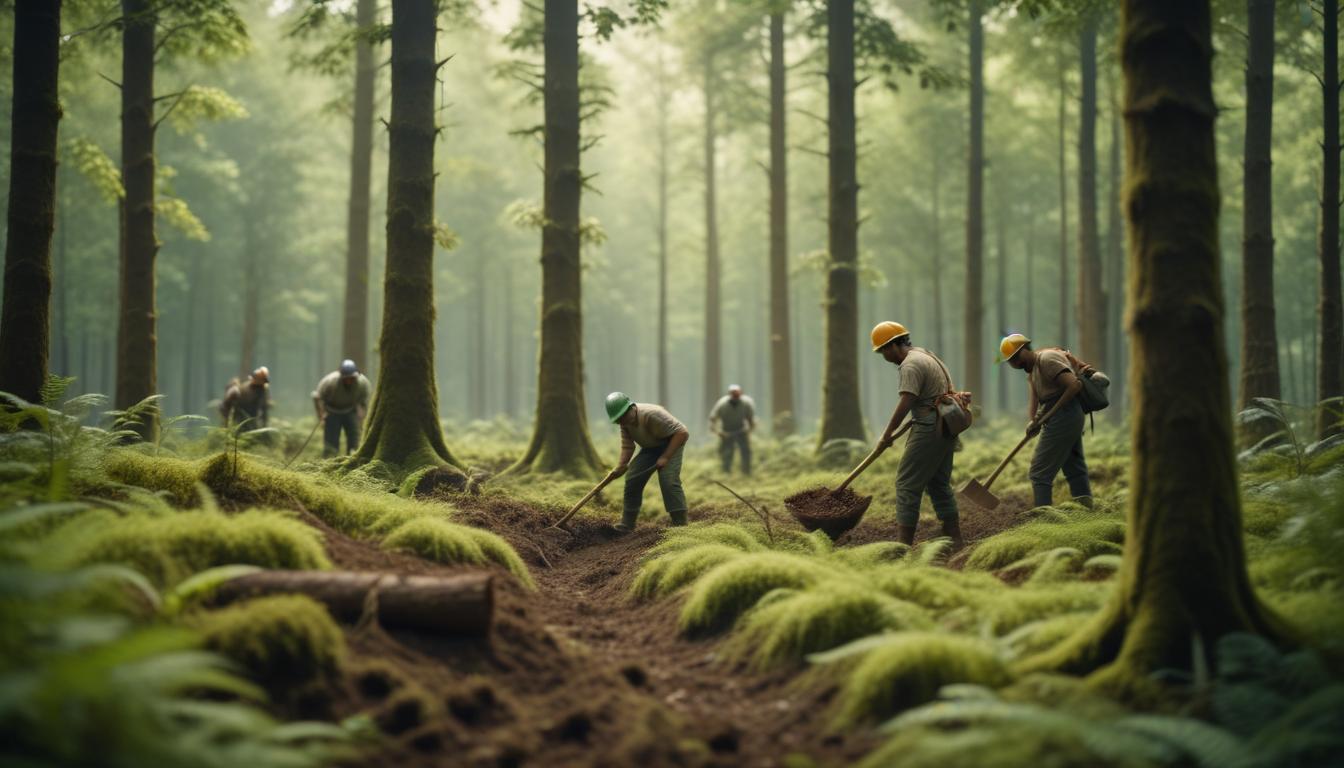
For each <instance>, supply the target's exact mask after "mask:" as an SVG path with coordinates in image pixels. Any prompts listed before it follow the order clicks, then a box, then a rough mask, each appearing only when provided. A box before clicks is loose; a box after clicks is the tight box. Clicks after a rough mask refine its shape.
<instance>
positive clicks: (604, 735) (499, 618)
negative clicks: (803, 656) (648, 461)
mask: <svg viewBox="0 0 1344 768" xmlns="http://www.w3.org/2000/svg"><path fill="white" fill-rule="evenodd" d="M1024 501H1025V500H1024V499H1008V500H1006V503H1004V504H1003V505H1001V506H1000V507H999V508H998V509H997V510H995V511H994V512H992V513H989V512H983V511H977V513H972V514H969V515H966V516H964V523H963V530H964V531H965V533H966V536H967V539H968V541H974V540H978V539H980V538H983V537H986V536H990V535H992V534H994V533H997V532H999V531H1001V530H1003V529H1005V528H1007V527H1010V526H1011V525H1013V524H1014V522H1015V519H1016V513H1017V512H1018V511H1019V510H1021V509H1023V508H1024V507H1025V504H1024ZM455 504H456V506H457V507H458V509H459V512H458V513H457V514H456V515H455V519H456V520H458V521H460V522H463V523H467V524H470V525H474V526H477V527H481V528H485V529H488V530H492V531H494V532H495V533H498V534H500V535H501V536H503V537H504V538H505V539H506V540H508V541H509V543H510V544H512V545H513V546H514V547H515V548H516V549H517V550H518V551H519V553H520V554H521V555H522V556H523V558H524V559H525V560H526V561H527V562H528V565H529V567H530V568H531V569H532V572H533V575H534V578H535V579H536V582H537V588H536V590H535V591H533V590H528V589H525V588H524V587H522V586H521V585H519V584H518V582H516V581H515V580H514V579H513V578H512V577H510V576H509V575H507V574H504V573H502V572H501V573H500V575H499V577H498V589H497V590H496V600H497V604H496V625H495V628H494V631H493V636H492V637H491V638H490V639H489V640H488V641H483V642H467V641H455V642H445V641H443V640H441V639H435V638H429V637H423V636H417V635H414V634H409V633H398V634H396V635H391V634H388V633H386V632H384V631H383V630H381V629H379V628H377V627H376V626H366V627H363V628H357V629H352V630H349V631H348V642H349V647H350V651H351V655H352V659H351V664H350V665H349V668H350V670H351V673H350V675H349V680H348V681H347V685H346V689H345V690H344V691H342V692H340V693H338V694H337V700H336V701H335V702H334V705H333V707H332V713H333V714H338V715H348V714H353V713H356V712H361V711H373V712H375V713H377V714H376V719H377V720H378V723H379V725H380V726H381V727H382V728H383V730H384V731H385V732H387V733H388V734H390V735H391V738H392V740H393V743H392V744H391V745H389V746H390V751H389V750H388V749H381V750H379V754H378V755H377V757H376V759H375V760H374V761H373V762H375V763H378V764H389V762H390V761H395V762H396V763H397V764H401V765H425V766H430V765H469V766H512V765H594V766H603V765H611V766H627V765H641V766H645V767H646V768H647V767H648V766H665V765H666V766H711V765H722V766H729V765H732V766H770V765H799V766H805V765H814V764H821V765H842V764H848V763H850V762H853V761H854V760H857V759H858V758H859V757H861V756H862V755H864V754H866V753H867V752H869V751H871V750H872V749H873V748H874V746H875V745H876V744H877V743H878V738H877V736H876V734H875V733H873V732H872V731H871V730H847V731H845V732H843V733H836V732H832V731H831V730H829V729H828V722H829V721H828V718H827V717H826V715H825V712H826V709H827V705H828V702H829V699H830V698H831V697H832V696H833V695H834V693H835V690H834V686H833V684H828V683H813V684H811V685H809V684H808V683H809V680H810V678H808V677H807V676H805V675H804V676H801V677H800V676H799V675H798V674H797V672H798V670H786V671H782V672H777V673H773V674H754V673H751V672H749V671H747V670H746V669H745V668H743V667H742V666H740V665H734V664H730V663H728V662H726V661H724V660H722V659H720V657H719V655H718V647H719V645H720V643H721V642H722V639H721V638H716V639H710V640H699V641H696V640H688V639H685V638H684V637H683V636H682V635H681V634H680V633H679V632H678V631H677V606H676V605H675V603H674V602H673V601H651V602H644V601H638V600H635V599H633V598H632V597H631V596H630V583H631V580H632V579H633V578H634V576H635V573H636V571H637V570H638V567H639V565H640V563H641V560H642V558H643V556H644V554H645V553H646V552H647V550H648V549H649V547H651V546H652V545H653V544H654V543H656V542H657V540H658V538H659V536H660V534H661V532H662V530H663V527H664V524H663V523H661V522H660V523H656V524H649V523H647V522H646V523H643V524H641V525H640V527H639V528H638V529H637V530H636V531H634V532H633V533H630V534H627V535H624V536H617V535H615V534H614V532H613V531H612V530H611V529H610V527H609V526H608V525H607V524H606V523H604V522H601V521H600V520H597V519H593V518H579V519H578V520H577V522H576V524H575V526H574V534H573V535H570V534H567V533H564V532H561V531H558V530H554V529H550V530H548V529H547V528H546V526H547V525H548V523H549V519H550V513H548V512H547V511H546V510H543V509H538V508H536V507H533V506H530V505H528V504H526V503H523V502H520V501H517V500H513V499H509V498H507V497H502V496H495V497H491V496H487V497H478V498H472V497H465V498H463V497H459V498H457V499H455ZM738 514H739V513H737V512H736V511H733V510H728V509H724V508H722V507H708V506H706V507H701V508H698V509H693V510H692V513H691V519H692V521H696V520H712V519H723V518H729V519H733V518H735V516H736V515H738ZM746 514H749V513H746ZM308 519H309V521H310V522H311V523H312V524H314V525H316V526H317V527H319V529H321V530H322V532H323V534H324V536H325V537H326V544H327V549H328V552H329V554H330V556H331V558H332V561H333V563H334V564H335V565H336V567H338V568H344V569H349V570H381V571H390V572H396V573H446V572H451V571H453V570H455V569H453V568H449V567H445V566H441V565H438V564H435V563H432V562H429V561H426V560H422V559H420V558H418V557H414V556H412V555H407V554H400V553H392V552H388V551H386V550H383V549H380V548H378V546H377V544H376V543H373V542H368V541H358V540H354V539H351V538H349V537H346V536H344V535H343V534H340V533H339V532H337V531H334V530H332V529H330V528H327V527H326V526H325V525H323V524H322V523H321V521H318V520H316V519H315V518H312V517H308ZM790 523H791V521H790ZM938 533H939V532H938V530H937V523H936V521H931V520H925V521H923V523H922V525H921V528H920V530H919V534H918V536H919V539H920V540H923V539H925V538H929V537H933V536H936V535H938ZM894 535H895V530H894V525H893V524H891V523H890V522H889V521H888V522H885V523H884V522H878V521H874V520H873V519H872V518H870V519H869V520H868V521H865V522H864V523H861V524H860V525H859V527H858V528H856V529H855V530H854V531H852V532H850V533H849V534H847V535H845V536H844V537H842V538H841V540H840V541H839V542H837V544H838V545H839V546H845V545H852V544H860V543H867V542H870V541H878V540H890V539H892V538H894ZM950 565H951V566H952V567H956V566H957V565H958V563H957V562H956V560H955V559H954V561H953V562H952V563H951V564H950Z"/></svg>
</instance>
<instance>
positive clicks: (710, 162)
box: [700, 50, 723, 413]
mask: <svg viewBox="0 0 1344 768" xmlns="http://www.w3.org/2000/svg"><path fill="white" fill-rule="evenodd" d="M717 77H718V73H717V72H716V71H715V69H714V54H713V51H712V50H711V51H709V52H707V53H706V54H705V61H704V76H703V83H702V85H703V88H704V95H705V126H704V128H705V135H704V144H705V146H704V150H705V380H704V390H703V398H704V399H703V401H702V406H703V407H701V409H700V411H701V413H709V409H710V408H711V407H712V406H713V405H714V402H715V401H716V400H718V399H719V393H720V392H721V391H722V389H723V306H722V304H723V301H722V298H721V297H720V292H721V285H720V283H721V281H722V276H721V275H720V274H719V273H720V269H719V215H718V200H717V198H718V174H717V173H716V170H717V169H716V166H717V165H718V152H717V151H716V150H717V147H716V143H717V139H718V135H717V133H716V131H715V128H716V126H715V117H716V115H715V108H716V106H717V105H716V104H715V103H714V97H715V87H716V78H717Z"/></svg>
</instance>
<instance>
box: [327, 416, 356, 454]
mask: <svg viewBox="0 0 1344 768" xmlns="http://www.w3.org/2000/svg"><path fill="white" fill-rule="evenodd" d="M341 432H345V450H346V452H347V453H349V452H353V451H354V450H355V449H356V448H358V447H359V417H358V415H357V414H356V413H355V412H354V411H351V412H349V413H328V414H327V420H326V422H324V423H323V424H322V456H323V458H327V457H331V456H335V455H337V454H338V453H340V452H341Z"/></svg>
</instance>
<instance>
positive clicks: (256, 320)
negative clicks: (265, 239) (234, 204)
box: [238, 208, 261, 378]
mask: <svg viewBox="0 0 1344 768" xmlns="http://www.w3.org/2000/svg"><path fill="white" fill-rule="evenodd" d="M242 214H243V221H242V227H243V254H242V258H241V261H242V262H243V331H242V344H241V345H240V347H239V352H238V376H239V377H240V378H241V377H246V376H248V375H249V374H250V373H251V372H252V369H253V368H254V367H255V366H256V364H257V328H258V326H259V324H260V317H258V315H260V313H261V276H260V274H259V272H260V257H259V256H258V254H257V242H256V237H255V235H254V232H255V231H254V229H253V225H252V217H251V215H249V212H248V211H247V209H246V208H244V209H243V210H242Z"/></svg>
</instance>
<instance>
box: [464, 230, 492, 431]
mask: <svg viewBox="0 0 1344 768" xmlns="http://www.w3.org/2000/svg"><path fill="white" fill-rule="evenodd" d="M475 283H476V290H474V291H472V293H473V294H475V295H474V296H472V299H471V312H472V314H473V315H475V317H474V318H472V323H471V324H472V325H473V326H474V327H473V328H472V329H471V339H470V340H469V343H470V344H471V351H472V357H473V359H474V362H473V363H472V366H471V387H470V392H471V413H470V418H472V419H484V418H488V412H489V405H488V403H486V393H485V372H486V369H487V368H488V367H489V366H490V361H489V358H488V357H487V355H486V343H485V341H486V339H485V305H486V303H487V302H488V301H489V298H488V297H487V296H486V290H487V284H486V280H485V254H484V253H478V254H476V275H475Z"/></svg>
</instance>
